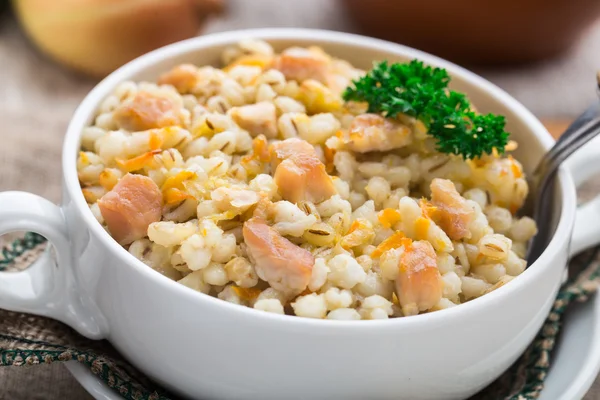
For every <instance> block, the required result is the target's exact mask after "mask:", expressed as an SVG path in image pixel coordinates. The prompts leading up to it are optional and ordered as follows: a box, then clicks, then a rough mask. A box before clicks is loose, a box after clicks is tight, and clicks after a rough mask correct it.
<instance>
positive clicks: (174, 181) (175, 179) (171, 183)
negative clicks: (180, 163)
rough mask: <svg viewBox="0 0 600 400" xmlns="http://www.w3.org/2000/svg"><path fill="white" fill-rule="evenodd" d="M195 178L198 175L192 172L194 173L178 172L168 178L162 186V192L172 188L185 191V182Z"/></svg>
mask: <svg viewBox="0 0 600 400" xmlns="http://www.w3.org/2000/svg"><path fill="white" fill-rule="evenodd" d="M195 177H196V173H195V172H192V171H181V172H178V173H177V174H175V175H173V176H170V177H168V178H167V180H166V181H165V183H163V185H162V191H163V192H164V191H166V190H169V189H171V188H177V189H179V190H183V189H184V186H183V182H185V181H187V180H188V179H192V178H195Z"/></svg>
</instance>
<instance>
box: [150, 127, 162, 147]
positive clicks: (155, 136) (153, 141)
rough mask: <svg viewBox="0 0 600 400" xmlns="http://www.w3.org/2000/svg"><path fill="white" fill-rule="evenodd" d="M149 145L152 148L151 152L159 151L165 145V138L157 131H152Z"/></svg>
mask: <svg viewBox="0 0 600 400" xmlns="http://www.w3.org/2000/svg"><path fill="white" fill-rule="evenodd" d="M148 145H149V146H150V150H159V149H160V148H161V146H162V145H163V138H162V137H161V135H160V134H159V133H157V132H156V131H151V132H150V139H149V140H148Z"/></svg>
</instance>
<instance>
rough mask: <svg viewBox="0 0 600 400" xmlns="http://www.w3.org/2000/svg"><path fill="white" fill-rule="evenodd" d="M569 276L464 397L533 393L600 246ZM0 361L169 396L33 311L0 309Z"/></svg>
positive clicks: (27, 257) (110, 351) (34, 246)
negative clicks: (520, 342)
mask: <svg viewBox="0 0 600 400" xmlns="http://www.w3.org/2000/svg"><path fill="white" fill-rule="evenodd" d="M45 247H46V243H45V240H44V238H43V237H41V236H39V235H37V234H34V233H26V234H24V235H19V236H17V237H15V238H13V240H12V241H11V242H10V243H9V244H8V245H7V246H4V247H3V248H2V249H1V250H0V270H2V271H6V272H11V271H13V272H16V271H18V270H20V269H23V268H25V267H27V266H28V265H29V264H30V263H31V261H33V260H35V258H36V257H37V256H38V255H39V254H40V253H41V252H42V251H44V250H45ZM569 268H570V271H571V272H572V273H571V276H572V278H571V279H570V280H569V281H567V282H566V283H565V284H564V285H563V287H562V288H561V290H560V292H559V294H558V296H557V298H556V301H555V302H554V305H553V307H552V310H551V312H550V314H549V315H548V318H547V320H546V322H545V323H544V326H543V327H542V329H541V330H540V332H539V333H538V335H537V337H536V338H535V340H534V341H533V342H532V343H531V344H530V346H529V347H528V348H527V350H526V351H525V353H524V354H523V355H522V356H521V357H520V358H519V359H518V360H517V361H516V362H515V363H514V364H513V365H512V366H511V367H510V368H509V369H508V370H507V371H506V372H505V373H504V374H503V375H502V376H501V377H500V378H498V379H497V380H496V381H495V382H493V383H492V384H491V385H490V386H488V387H487V388H485V389H484V390H483V391H482V392H480V393H478V394H476V395H475V396H473V397H471V399H470V400H529V399H537V398H538V397H539V395H540V393H541V391H542V389H543V388H544V381H545V379H546V376H547V374H548V370H549V368H550V365H551V360H552V357H551V355H552V351H553V350H554V347H555V344H556V339H557V337H558V334H559V332H560V328H561V324H562V317H563V315H564V314H565V312H566V311H567V309H568V306H569V304H571V303H573V302H583V301H586V300H587V299H588V298H589V297H590V296H591V295H592V294H593V293H595V292H596V290H597V289H598V287H599V286H600V246H599V247H596V248H593V249H591V250H588V251H586V252H584V253H582V254H580V255H579V256H577V257H575V258H574V259H573V260H572V261H571V263H570V266H569ZM0 332H1V333H0V366H21V367H24V368H25V367H30V368H31V367H34V366H35V365H39V364H43V363H52V362H65V361H70V360H76V361H78V362H80V363H82V364H83V365H85V366H86V367H87V368H89V369H90V371H91V372H92V373H93V374H94V375H96V376H97V377H99V378H100V379H101V380H102V381H103V382H105V383H106V384H107V385H108V386H109V387H110V388H112V389H114V390H115V391H117V392H118V393H120V394H121V396H122V397H123V398H124V399H131V400H175V399H177V398H178V397H177V396H175V395H173V394H171V393H169V392H167V391H166V390H164V389H162V388H161V387H159V386H158V385H157V384H155V383H154V382H152V381H151V380H150V379H148V378H147V377H145V376H144V375H143V374H142V373H141V372H139V371H138V370H137V369H136V368H134V367H133V366H131V365H130V364H129V363H128V362H127V361H125V360H124V359H123V358H122V357H121V356H120V355H119V353H118V352H117V351H116V350H115V349H114V348H113V347H112V346H111V345H110V343H108V342H107V341H104V340H99V341H95V340H90V339H87V338H84V337H82V336H81V335H79V334H78V333H77V332H75V331H74V330H72V329H71V328H69V327H68V326H66V325H65V324H63V323H61V322H58V321H55V320H52V319H48V318H44V317H39V316H32V315H28V314H22V313H14V312H10V311H6V310H0Z"/></svg>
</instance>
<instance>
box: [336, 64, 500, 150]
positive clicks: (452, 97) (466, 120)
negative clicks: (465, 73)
mask: <svg viewBox="0 0 600 400" xmlns="http://www.w3.org/2000/svg"><path fill="white" fill-rule="evenodd" d="M449 82H450V76H449V75H448V73H447V72H446V70H445V69H442V68H432V67H430V66H426V65H424V64H423V62H421V61H418V60H412V61H410V62H408V63H394V64H388V63H387V62H386V61H382V62H379V63H375V64H374V66H373V69H372V70H371V71H369V72H368V73H367V74H366V75H365V76H363V77H361V78H359V79H357V80H355V81H353V82H352V84H351V85H350V86H349V87H347V88H346V90H345V91H344V93H343V98H344V100H345V101H358V102H366V103H368V105H369V109H368V112H371V113H379V114H382V115H383V116H385V117H388V118H395V117H397V116H398V114H406V115H409V116H411V117H415V118H417V119H419V120H420V121H422V122H423V124H425V126H426V127H427V128H428V132H429V134H430V135H432V136H433V137H434V138H436V139H437V149H438V151H440V152H443V153H450V154H456V155H461V156H462V157H463V158H465V159H470V158H474V157H480V156H481V155H483V153H487V154H491V153H492V152H493V149H494V148H495V149H496V151H498V153H503V152H504V146H506V144H507V142H508V133H507V132H506V131H505V130H504V126H505V124H506V121H505V118H504V117H503V116H501V115H494V114H485V115H484V114H478V113H476V112H474V111H472V109H471V104H470V103H469V101H468V99H467V98H466V96H465V95H464V94H462V93H458V92H455V91H451V90H448V83H449Z"/></svg>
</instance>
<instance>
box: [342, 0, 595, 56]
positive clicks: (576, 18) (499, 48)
mask: <svg viewBox="0 0 600 400" xmlns="http://www.w3.org/2000/svg"><path fill="white" fill-rule="evenodd" d="M338 1H339V4H340V5H341V6H342V7H344V8H345V9H346V11H347V13H348V14H349V16H350V17H351V19H352V20H353V21H354V23H355V24H356V26H357V27H358V28H359V29H360V30H361V33H363V34H366V35H369V36H375V37H379V38H382V39H387V40H391V41H395V42H397V43H402V44H406V45H408V46H411V47H416V48H419V49H422V50H425V51H427V52H430V53H434V54H436V55H438V56H440V57H444V58H446V59H450V60H452V61H455V62H459V63H463V64H513V63H523V62H531V61H539V60H542V59H546V58H550V57H553V56H556V55H558V54H560V53H563V52H565V51H566V50H568V49H569V48H570V47H571V46H572V45H573V44H574V43H576V42H577V40H578V39H579V38H580V37H581V35H582V34H583V33H584V32H585V31H586V29H587V28H589V27H590V26H591V25H592V24H593V23H594V22H595V21H596V20H598V17H600V1H599V0H417V1H415V0H338Z"/></svg>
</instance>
